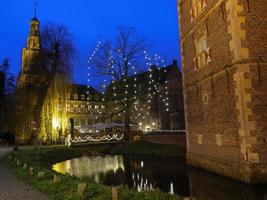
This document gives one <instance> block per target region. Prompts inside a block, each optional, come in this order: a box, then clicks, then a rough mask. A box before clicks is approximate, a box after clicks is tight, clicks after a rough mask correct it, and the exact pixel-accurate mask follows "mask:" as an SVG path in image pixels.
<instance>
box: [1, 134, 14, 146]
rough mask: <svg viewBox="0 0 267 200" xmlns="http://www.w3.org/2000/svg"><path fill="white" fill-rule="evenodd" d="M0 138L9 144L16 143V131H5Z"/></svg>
mask: <svg viewBox="0 0 267 200" xmlns="http://www.w3.org/2000/svg"><path fill="white" fill-rule="evenodd" d="M0 139H1V140H3V141H4V142H5V143H7V144H8V145H13V144H15V133H14V132H9V131H7V132H3V133H1V134H0Z"/></svg>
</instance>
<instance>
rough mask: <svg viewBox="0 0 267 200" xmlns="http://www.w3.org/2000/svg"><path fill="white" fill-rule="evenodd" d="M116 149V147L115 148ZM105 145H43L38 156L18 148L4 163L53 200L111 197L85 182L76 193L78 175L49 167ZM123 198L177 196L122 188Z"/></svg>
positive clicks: (101, 187) (103, 149) (100, 187)
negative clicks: (82, 189)
mask: <svg viewBox="0 0 267 200" xmlns="http://www.w3.org/2000/svg"><path fill="white" fill-rule="evenodd" d="M116 149H118V148H116ZM106 151H107V148H106V147H90V148H89V147H86V148H73V149H69V148H65V147H60V148H57V147H54V148H44V149H42V150H41V153H40V155H38V154H37V152H36V151H33V150H30V149H28V150H19V151H17V152H13V153H12V154H11V155H12V159H10V156H7V157H5V158H4V160H3V162H4V164H5V165H6V166H8V167H9V168H10V169H11V170H12V171H13V172H14V174H15V175H16V176H17V177H19V178H20V179H21V180H23V181H25V182H27V183H28V184H29V185H31V186H33V187H34V188H36V189H37V190H39V191H41V192H43V193H45V194H47V195H48V196H50V197H51V198H52V199H58V200H83V199H84V200H86V199H92V200H110V199H112V198H111V197H112V188H111V187H110V186H105V185H101V184H97V183H93V182H87V184H88V187H87V189H86V192H85V193H84V195H83V196H79V195H78V194H77V188H78V184H79V182H81V181H80V180H79V179H78V178H75V177H70V176H65V175H61V174H58V173H56V172H54V171H52V170H51V166H52V164H54V163H56V162H60V161H64V160H67V159H71V158H75V157H79V156H82V155H90V154H95V153H96V152H106ZM17 160H20V162H21V164H20V165H19V166H18V165H17ZM22 163H27V165H28V166H31V167H34V168H35V174H34V176H30V175H29V167H28V168H27V169H23V167H22ZM40 171H42V172H45V175H44V176H43V177H42V178H38V177H37V173H38V172H40ZM54 175H57V176H58V177H60V179H61V182H60V183H53V177H54ZM123 194H124V195H123V196H124V199H129V200H142V199H145V200H176V199H180V198H179V197H178V196H171V195H169V194H166V193H163V192H160V191H158V190H155V191H153V192H141V193H140V192H136V191H133V190H130V189H128V188H127V187H124V188H123Z"/></svg>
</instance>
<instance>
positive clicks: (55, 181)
mask: <svg viewBox="0 0 267 200" xmlns="http://www.w3.org/2000/svg"><path fill="white" fill-rule="evenodd" d="M60 182H61V178H60V177H59V176H57V175H54V178H53V183H60Z"/></svg>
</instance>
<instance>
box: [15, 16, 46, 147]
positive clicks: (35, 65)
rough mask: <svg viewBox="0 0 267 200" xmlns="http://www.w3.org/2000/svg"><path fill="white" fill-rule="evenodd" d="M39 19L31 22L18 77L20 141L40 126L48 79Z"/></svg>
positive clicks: (25, 140)
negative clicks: (44, 91) (44, 92)
mask: <svg viewBox="0 0 267 200" xmlns="http://www.w3.org/2000/svg"><path fill="white" fill-rule="evenodd" d="M39 24H40V22H39V20H38V19H37V18H36V17H34V18H33V19H32V20H31V22H30V33H29V36H28V39H27V46H26V48H23V50H22V68H21V72H20V74H19V77H18V84H17V96H18V102H17V103H18V121H17V127H16V133H17V135H16V136H17V138H16V140H17V141H18V142H27V141H29V140H30V137H31V134H32V131H33V130H34V129H37V128H38V123H39V117H40V110H41V106H42V102H43V96H42V94H43V90H44V88H45V87H44V86H45V84H46V80H47V71H46V69H45V66H44V59H43V54H42V51H41V42H40V31H39Z"/></svg>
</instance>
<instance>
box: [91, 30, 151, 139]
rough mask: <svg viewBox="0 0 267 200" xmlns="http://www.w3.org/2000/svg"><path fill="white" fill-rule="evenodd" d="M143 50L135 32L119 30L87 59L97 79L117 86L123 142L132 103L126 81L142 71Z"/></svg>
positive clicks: (127, 134) (143, 45) (142, 44)
mask: <svg viewBox="0 0 267 200" xmlns="http://www.w3.org/2000/svg"><path fill="white" fill-rule="evenodd" d="M146 47H147V45H146V40H145V39H144V38H142V37H139V36H138V35H137V33H136V31H135V29H134V28H125V27H119V28H118V31H117V35H116V38H115V40H106V41H104V42H102V43H100V44H99V48H98V50H97V51H96V52H94V53H93V54H94V56H92V57H90V58H89V60H90V65H92V66H93V67H94V70H95V72H96V75H99V76H106V77H109V79H110V80H113V83H112V84H111V85H110V86H111V87H112V85H113V86H114V85H116V93H117V96H116V98H115V100H116V101H118V102H119V104H120V105H121V106H120V108H121V110H120V111H118V112H122V113H124V126H125V131H124V132H125V140H129V132H130V113H129V108H130V105H131V103H132V100H131V96H130V94H129V92H128V91H129V88H128V87H129V86H128V83H129V78H130V77H131V76H132V75H134V74H135V73H136V72H140V71H142V70H143V69H144V68H143V66H144V65H142V63H141V60H142V57H143V56H144V51H145V49H146ZM113 100H114V99H113ZM113 114H114V113H113Z"/></svg>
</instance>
